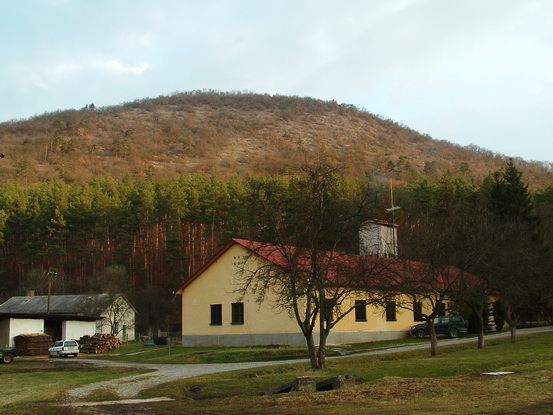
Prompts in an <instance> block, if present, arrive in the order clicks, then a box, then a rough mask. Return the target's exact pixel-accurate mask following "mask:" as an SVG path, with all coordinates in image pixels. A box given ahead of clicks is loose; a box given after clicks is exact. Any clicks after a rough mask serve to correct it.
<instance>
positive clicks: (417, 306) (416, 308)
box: [413, 301, 424, 321]
mask: <svg viewBox="0 0 553 415" xmlns="http://www.w3.org/2000/svg"><path fill="white" fill-rule="evenodd" d="M413 321H424V318H423V317H422V303H421V302H420V301H413Z"/></svg>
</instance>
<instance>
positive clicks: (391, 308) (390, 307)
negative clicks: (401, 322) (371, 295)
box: [386, 301, 397, 321]
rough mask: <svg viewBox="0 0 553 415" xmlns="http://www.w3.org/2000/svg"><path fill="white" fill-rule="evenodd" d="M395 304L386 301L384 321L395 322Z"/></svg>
mask: <svg viewBox="0 0 553 415" xmlns="http://www.w3.org/2000/svg"><path fill="white" fill-rule="evenodd" d="M396 320H397V318H396V302H395V301H386V321H396Z"/></svg>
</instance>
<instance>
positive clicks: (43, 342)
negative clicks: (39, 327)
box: [14, 333, 54, 356]
mask: <svg viewBox="0 0 553 415" xmlns="http://www.w3.org/2000/svg"><path fill="white" fill-rule="evenodd" d="M14 340H15V347H16V349H17V353H18V354H20V355H26V356H40V355H44V354H48V349H49V348H50V347H51V346H52V344H54V342H53V341H52V336H50V335H48V334H44V333H30V334H20V335H18V336H15V339H14Z"/></svg>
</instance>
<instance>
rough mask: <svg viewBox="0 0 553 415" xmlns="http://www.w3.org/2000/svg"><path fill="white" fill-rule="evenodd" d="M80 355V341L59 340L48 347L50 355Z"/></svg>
mask: <svg viewBox="0 0 553 415" xmlns="http://www.w3.org/2000/svg"><path fill="white" fill-rule="evenodd" d="M69 355H73V356H75V357H77V356H78V355H79V343H77V341H76V340H58V341H57V342H55V343H54V345H53V346H52V347H50V348H49V349H48V357H55V356H57V357H67V356H69Z"/></svg>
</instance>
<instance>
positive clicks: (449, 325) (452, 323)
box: [410, 316, 468, 339]
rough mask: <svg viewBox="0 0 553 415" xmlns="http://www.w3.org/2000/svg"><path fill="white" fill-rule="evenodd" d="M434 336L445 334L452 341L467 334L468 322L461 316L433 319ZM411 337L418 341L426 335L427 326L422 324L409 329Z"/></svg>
mask: <svg viewBox="0 0 553 415" xmlns="http://www.w3.org/2000/svg"><path fill="white" fill-rule="evenodd" d="M434 327H435V328H436V334H446V335H448V336H449V337H451V338H452V339H453V338H455V337H459V334H461V333H462V334H466V333H467V332H468V322H467V321H466V320H465V319H464V318H463V317H461V316H441V317H436V318H435V319H434ZM410 332H411V335H413V336H417V337H418V338H419V339H422V338H424V337H425V336H426V335H428V334H429V333H428V324H427V323H422V324H417V325H416V326H412V327H411V330H410Z"/></svg>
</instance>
